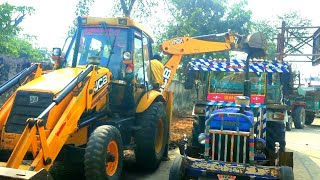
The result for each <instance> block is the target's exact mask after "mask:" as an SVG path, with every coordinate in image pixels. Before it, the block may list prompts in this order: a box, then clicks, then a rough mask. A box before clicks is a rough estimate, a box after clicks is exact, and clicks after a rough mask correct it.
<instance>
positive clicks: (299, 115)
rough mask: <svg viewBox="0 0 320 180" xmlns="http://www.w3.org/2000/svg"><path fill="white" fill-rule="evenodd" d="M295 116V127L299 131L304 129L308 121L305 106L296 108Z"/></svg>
mask: <svg viewBox="0 0 320 180" xmlns="http://www.w3.org/2000/svg"><path fill="white" fill-rule="evenodd" d="M293 114H294V116H293V117H294V119H293V122H294V127H295V128H297V129H303V128H304V124H305V121H306V110H305V109H304V107H303V106H298V107H296V108H295V110H294V112H293Z"/></svg>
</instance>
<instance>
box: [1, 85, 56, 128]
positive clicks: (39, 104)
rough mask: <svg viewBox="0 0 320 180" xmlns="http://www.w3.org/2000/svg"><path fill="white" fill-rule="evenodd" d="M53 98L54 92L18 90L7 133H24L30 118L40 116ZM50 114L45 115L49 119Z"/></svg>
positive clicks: (7, 125) (8, 121)
mask: <svg viewBox="0 0 320 180" xmlns="http://www.w3.org/2000/svg"><path fill="white" fill-rule="evenodd" d="M52 100H53V94H52V93H46V92H32V91H18V92H17V95H16V97H15V100H14V103H13V107H12V109H11V112H10V115H9V118H8V120H7V123H6V125H5V129H6V130H5V131H6V132H7V133H22V132H23V130H24V128H25V126H26V120H27V119H28V118H36V117H38V116H39V115H40V114H41V113H42V112H43V111H44V110H45V109H46V108H47V107H48V106H49V105H50V104H51V103H52ZM47 118H48V115H46V116H45V117H43V121H45V122H46V121H47Z"/></svg>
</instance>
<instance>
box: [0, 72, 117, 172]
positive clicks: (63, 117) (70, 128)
mask: <svg viewBox="0 0 320 180" xmlns="http://www.w3.org/2000/svg"><path fill="white" fill-rule="evenodd" d="M83 70H84V68H66V69H60V70H57V71H52V72H50V73H48V74H45V75H42V76H40V77H38V78H36V79H34V80H33V81H31V82H29V83H27V84H26V85H24V86H22V87H20V88H19V89H18V91H32V90H34V91H37V92H51V93H54V95H55V96H56V95H58V94H59V93H60V92H61V90H62V89H63V88H64V87H65V86H67V85H68V84H69V83H70V82H71V81H72V80H73V79H74V78H75V77H76V76H77V75H78V74H79V73H81V72H82V71H83ZM104 76H106V77H107V79H105V80H106V84H105V85H103V86H102V87H100V89H98V90H95V87H96V81H97V80H98V79H100V78H102V77H104ZM110 76H111V72H110V71H109V70H108V69H106V68H98V67H95V68H93V70H92V72H91V73H89V75H88V76H87V77H86V78H85V79H84V80H83V81H81V82H78V85H77V86H76V87H75V89H73V91H71V92H70V93H69V94H68V95H67V96H66V97H65V98H64V99H63V100H62V101H61V102H60V103H59V104H57V105H55V106H54V107H53V108H52V109H51V111H50V112H49V115H48V118H47V122H46V124H45V125H41V119H36V123H35V124H33V123H31V122H32V119H30V120H28V121H27V125H26V128H25V129H24V131H23V133H22V134H14V133H6V132H5V129H4V125H5V121H6V119H7V118H8V115H6V116H5V115H3V114H2V113H7V114H9V112H10V107H11V106H12V104H13V99H14V96H12V97H11V98H12V99H9V101H7V106H3V109H2V110H1V111H0V115H1V114H2V115H3V116H0V117H1V118H2V119H1V121H0V123H1V124H0V125H1V127H2V128H1V130H2V134H1V137H2V139H3V140H4V141H3V143H2V144H1V149H13V147H14V149H13V152H12V154H11V156H10V158H9V160H8V162H7V163H6V167H9V168H19V167H20V166H21V163H22V160H23V158H24V156H25V154H26V153H27V151H30V152H31V153H32V154H33V156H34V160H33V162H32V164H31V166H29V168H30V167H31V169H33V170H34V171H39V170H41V169H42V168H45V169H46V170H49V168H50V167H51V165H52V162H54V160H55V158H56V157H57V155H58V153H59V152H60V150H61V148H62V147H63V145H65V144H73V145H76V146H79V145H83V144H86V143H87V137H88V127H83V128H81V129H78V120H79V119H80V117H81V116H82V115H83V113H85V112H86V111H90V110H92V109H95V110H100V109H102V108H103V107H105V105H106V104H107V98H106V94H107V92H108V91H107V89H108V84H109V82H110ZM53 77H56V78H57V77H58V78H59V80H57V79H54V80H53V79H52V78H53ZM47 82H52V83H47ZM56 82H59V83H56ZM60 83H61V84H60Z"/></svg>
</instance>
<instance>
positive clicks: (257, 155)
mask: <svg viewBox="0 0 320 180" xmlns="http://www.w3.org/2000/svg"><path fill="white" fill-rule="evenodd" d="M246 67H249V68H248V69H249V71H246V69H247V68H246ZM287 67H288V64H286V63H283V62H281V63H279V62H275V61H272V62H268V61H263V60H262V61H255V62H250V63H249V59H247V60H225V61H223V60H209V59H196V60H194V61H193V62H191V63H190V68H189V70H191V72H192V71H204V72H205V74H206V76H204V77H205V78H200V79H202V80H204V81H205V83H202V85H203V87H206V88H203V89H205V91H206V90H207V92H205V93H204V94H205V97H206V98H205V99H202V101H201V100H200V101H198V103H197V104H196V105H195V107H194V115H196V117H197V120H196V121H195V123H194V129H193V135H192V140H191V142H192V143H191V144H190V143H188V142H189V141H188V139H187V138H186V137H185V139H184V143H183V144H181V146H180V154H181V155H180V156H178V157H176V159H175V160H174V162H173V166H172V167H171V170H170V178H169V179H172V180H174V179H175V180H179V179H197V178H199V177H203V176H205V177H209V178H213V179H219V180H224V179H252V178H254V179H281V180H293V178H294V177H293V170H292V167H293V153H292V152H285V123H286V122H288V119H289V118H288V113H287V110H288V107H287V106H286V105H284V104H283V103H282V102H281V101H282V99H281V86H280V85H279V83H278V81H279V77H277V76H276V75H273V76H271V77H273V78H274V79H270V76H269V77H268V74H270V73H287V72H288V69H287ZM217 71H223V72H224V73H225V74H224V75H223V76H222V78H220V80H219V81H217V79H215V80H213V79H214V78H212V75H214V76H215V77H218V75H217V74H213V73H212V72H217ZM209 72H210V73H209ZM226 72H231V73H233V74H234V75H233V77H234V78H229V79H228V78H227V75H226ZM249 72H250V73H249ZM193 73H194V72H193ZM242 75H245V77H244V81H243V79H241V76H242ZM234 79H236V80H234ZM223 80H224V82H222V81H223ZM240 81H242V82H240ZM237 83H238V84H237ZM197 86H200V85H199V82H198V83H197ZM198 92H199V91H198ZM199 99H200V98H199ZM201 102H202V103H201Z"/></svg>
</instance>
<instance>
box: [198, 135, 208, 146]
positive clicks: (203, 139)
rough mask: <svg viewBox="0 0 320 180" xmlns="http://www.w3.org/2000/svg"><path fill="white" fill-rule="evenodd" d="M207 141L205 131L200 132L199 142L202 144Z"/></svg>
mask: <svg viewBox="0 0 320 180" xmlns="http://www.w3.org/2000/svg"><path fill="white" fill-rule="evenodd" d="M205 141H206V135H205V134H204V133H200V134H199V136H198V142H199V143H200V144H205Z"/></svg>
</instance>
